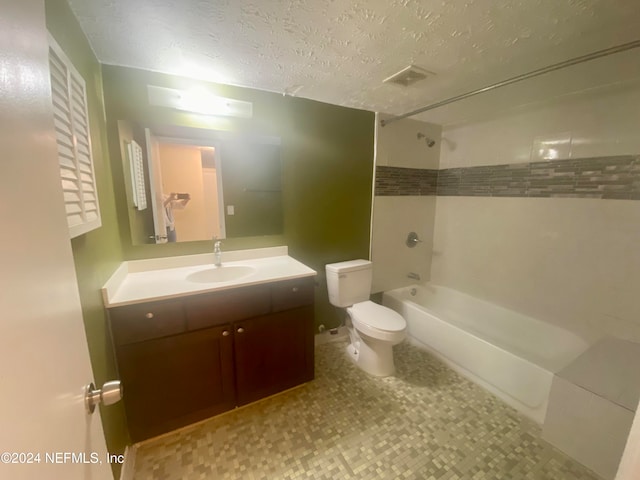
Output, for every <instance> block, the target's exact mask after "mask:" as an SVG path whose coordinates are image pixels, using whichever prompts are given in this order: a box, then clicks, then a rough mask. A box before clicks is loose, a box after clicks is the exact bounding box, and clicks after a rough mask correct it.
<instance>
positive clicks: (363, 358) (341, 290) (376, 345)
mask: <svg viewBox="0 0 640 480" xmlns="http://www.w3.org/2000/svg"><path fill="white" fill-rule="evenodd" d="M372 270H373V269H372V263H371V262H370V261H368V260H349V261H346V262H339V263H332V264H328V265H326V273H327V290H328V293H329V301H330V302H331V304H332V305H335V306H337V307H342V308H346V313H347V320H346V322H345V323H346V324H347V327H348V329H349V337H350V339H351V342H350V343H349V345H348V346H347V352H348V354H349V356H350V357H351V359H352V360H353V361H354V362H355V363H356V365H357V366H359V367H360V368H361V369H362V370H364V371H365V372H367V373H369V374H371V375H375V376H379V377H384V376H389V375H393V374H394V372H395V365H394V362H393V346H394V345H396V344H398V343H400V342H401V341H402V340H403V339H404V338H405V331H406V328H407V323H406V321H405V319H404V318H403V317H402V316H401V315H400V314H399V313H397V312H395V311H393V310H391V309H390V308H387V307H384V306H382V305H378V304H377V303H374V302H372V301H370V300H369V294H370V291H371V280H372Z"/></svg>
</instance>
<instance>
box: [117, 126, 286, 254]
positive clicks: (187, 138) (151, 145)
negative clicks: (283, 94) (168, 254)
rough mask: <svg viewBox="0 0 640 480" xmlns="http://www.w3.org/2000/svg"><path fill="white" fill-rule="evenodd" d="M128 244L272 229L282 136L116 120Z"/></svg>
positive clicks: (276, 222)
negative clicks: (129, 237) (124, 193)
mask: <svg viewBox="0 0 640 480" xmlns="http://www.w3.org/2000/svg"><path fill="white" fill-rule="evenodd" d="M118 134H119V139H120V149H121V155H122V161H123V173H124V183H125V192H126V196H127V205H128V211H129V224H130V227H131V236H132V241H133V243H134V244H141V243H168V242H190V241H199V240H211V239H212V238H213V237H216V238H234V237H247V236H261V235H278V234H281V233H282V230H283V218H282V217H283V215H282V191H281V190H282V188H281V187H282V166H281V159H280V139H279V138H277V137H269V136H256V135H244V134H235V133H230V132H222V131H217V130H208V129H200V128H189V127H178V126H141V125H137V124H135V123H132V122H129V121H124V120H121V121H119V122H118Z"/></svg>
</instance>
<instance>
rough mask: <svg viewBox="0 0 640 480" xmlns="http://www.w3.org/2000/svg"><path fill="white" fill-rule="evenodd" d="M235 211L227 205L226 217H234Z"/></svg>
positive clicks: (231, 206)
mask: <svg viewBox="0 0 640 480" xmlns="http://www.w3.org/2000/svg"><path fill="white" fill-rule="evenodd" d="M235 214H236V209H235V207H234V206H233V205H227V215H235Z"/></svg>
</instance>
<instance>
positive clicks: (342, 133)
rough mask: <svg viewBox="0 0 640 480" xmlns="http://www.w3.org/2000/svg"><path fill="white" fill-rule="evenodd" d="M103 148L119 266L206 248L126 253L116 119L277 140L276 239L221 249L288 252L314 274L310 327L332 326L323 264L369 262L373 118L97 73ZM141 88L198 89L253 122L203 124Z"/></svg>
mask: <svg viewBox="0 0 640 480" xmlns="http://www.w3.org/2000/svg"><path fill="white" fill-rule="evenodd" d="M103 81H104V92H105V105H106V113H107V129H108V132H109V150H110V152H111V163H112V168H113V180H114V190H115V193H116V203H117V207H118V217H119V224H120V233H121V241H122V250H123V255H124V258H125V259H137V258H149V257H158V256H168V255H187V254H194V253H203V252H210V251H211V249H212V245H211V242H188V243H178V244H163V245H134V244H133V242H132V241H131V230H130V226H129V220H128V208H129V207H128V206H127V201H126V192H125V186H124V180H123V175H124V173H123V168H122V158H121V156H120V154H119V152H120V145H119V139H118V135H117V131H118V126H117V121H118V120H129V121H132V122H137V123H139V124H142V125H145V124H146V125H149V124H156V125H179V126H191V127H198V128H211V129H216V130H225V131H234V132H245V133H251V134H255V135H269V136H278V137H280V138H281V140H282V146H281V154H282V161H283V184H282V198H283V206H284V208H283V214H284V233H283V235H271V236H261V237H242V238H229V239H226V240H225V241H224V242H223V249H226V250H236V249H242V248H257V247H265V246H273V245H288V246H289V252H290V254H291V255H292V256H293V257H295V258H297V259H298V260H300V261H302V262H304V263H306V264H307V265H309V266H310V267H311V268H313V269H315V270H316V271H318V277H317V281H318V288H317V289H316V304H317V309H316V322H317V323H318V324H319V323H324V324H325V326H327V327H331V326H334V325H337V324H338V323H339V321H340V318H339V316H338V314H337V311H336V309H334V308H333V307H332V306H331V305H330V304H329V303H328V299H327V293H326V282H325V276H324V265H325V264H326V263H330V262H336V261H341V260H348V259H353V258H368V255H369V226H370V218H371V187H372V178H373V145H374V122H375V119H374V114H373V113H372V112H366V111H362V110H354V109H349V108H344V107H339V106H335V105H328V104H324V103H320V102H315V101H312V100H306V99H300V98H291V97H283V96H282V95H279V94H275V93H270V92H264V91H258V90H253V89H248V88H239V87H232V86H228V85H219V84H213V83H207V82H200V81H196V80H192V79H187V78H183V77H177V76H172V75H165V74H161V73H155V72H148V71H143V70H136V69H132V68H125V67H116V66H109V65H103ZM147 85H156V86H160V87H169V88H179V89H189V88H194V87H199V88H204V89H205V90H207V91H209V92H211V93H213V94H216V95H222V96H226V97H230V98H235V99H238V100H245V101H250V102H252V103H253V118H251V119H240V118H223V117H218V118H216V117H206V116H201V115H195V114H190V113H187V112H180V111H177V110H171V109H168V108H161V107H153V106H150V105H149V104H148V101H147Z"/></svg>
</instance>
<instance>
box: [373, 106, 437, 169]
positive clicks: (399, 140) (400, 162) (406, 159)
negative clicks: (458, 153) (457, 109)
mask: <svg viewBox="0 0 640 480" xmlns="http://www.w3.org/2000/svg"><path fill="white" fill-rule="evenodd" d="M388 118H392V117H391V116H390V115H384V114H377V115H376V165H381V166H388V167H404V168H431V169H437V168H438V165H439V163H440V137H441V135H442V127H441V126H440V125H436V124H434V123H426V122H421V121H418V120H411V119H404V120H398V121H397V122H393V123H390V124H388V125H386V126H384V127H381V126H380V120H382V119H388ZM418 133H422V134H424V135H426V136H427V137H429V138H431V139H433V140H435V141H436V144H435V145H434V146H433V147H428V146H427V144H426V141H425V139H424V138H421V139H419V138H418Z"/></svg>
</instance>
